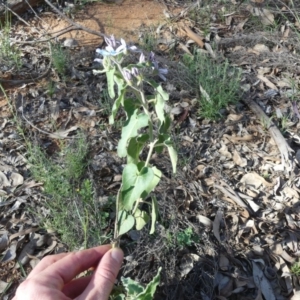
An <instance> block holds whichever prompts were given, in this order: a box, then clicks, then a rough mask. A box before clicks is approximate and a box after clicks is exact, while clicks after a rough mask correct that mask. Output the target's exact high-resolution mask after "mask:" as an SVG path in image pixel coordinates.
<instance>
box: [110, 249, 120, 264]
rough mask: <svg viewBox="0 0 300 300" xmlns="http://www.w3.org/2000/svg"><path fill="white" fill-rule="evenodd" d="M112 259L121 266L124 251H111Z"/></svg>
mask: <svg viewBox="0 0 300 300" xmlns="http://www.w3.org/2000/svg"><path fill="white" fill-rule="evenodd" d="M111 257H112V259H113V260H115V261H116V262H117V263H118V264H121V263H122V261H123V251H122V250H121V249H120V248H113V249H112V250H111Z"/></svg>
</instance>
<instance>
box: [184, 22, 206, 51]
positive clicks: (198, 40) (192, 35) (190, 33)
mask: <svg viewBox="0 0 300 300" xmlns="http://www.w3.org/2000/svg"><path fill="white" fill-rule="evenodd" d="M181 30H182V31H184V32H185V33H186V35H187V36H188V37H189V38H190V39H192V40H193V41H194V42H196V43H197V44H198V45H199V46H200V48H204V42H203V38H202V37H200V36H199V35H198V34H197V33H195V32H194V31H192V30H191V29H190V28H189V27H187V26H182V27H181Z"/></svg>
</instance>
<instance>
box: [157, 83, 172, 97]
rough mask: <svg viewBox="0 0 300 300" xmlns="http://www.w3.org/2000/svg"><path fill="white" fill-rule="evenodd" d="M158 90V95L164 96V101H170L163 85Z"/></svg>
mask: <svg viewBox="0 0 300 300" xmlns="http://www.w3.org/2000/svg"><path fill="white" fill-rule="evenodd" d="M156 90H157V91H158V93H159V94H160V95H161V96H162V98H163V99H164V101H168V100H169V94H168V93H167V92H166V91H164V89H163V88H162V86H161V85H159V86H158V87H157V88H156Z"/></svg>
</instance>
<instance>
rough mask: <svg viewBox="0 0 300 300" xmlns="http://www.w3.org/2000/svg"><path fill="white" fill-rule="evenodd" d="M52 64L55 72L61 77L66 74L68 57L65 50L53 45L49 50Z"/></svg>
mask: <svg viewBox="0 0 300 300" xmlns="http://www.w3.org/2000/svg"><path fill="white" fill-rule="evenodd" d="M51 58H52V64H53V66H54V68H55V70H56V72H57V73H58V74H59V75H61V76H63V75H65V74H66V72H67V68H68V63H69V57H68V54H67V52H66V50H65V49H63V48H62V46H60V45H53V46H52V48H51Z"/></svg>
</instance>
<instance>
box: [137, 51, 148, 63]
mask: <svg viewBox="0 0 300 300" xmlns="http://www.w3.org/2000/svg"><path fill="white" fill-rule="evenodd" d="M145 61H146V59H145V55H144V53H143V52H142V53H141V55H140V58H139V64H142V63H144V62H145Z"/></svg>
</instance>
